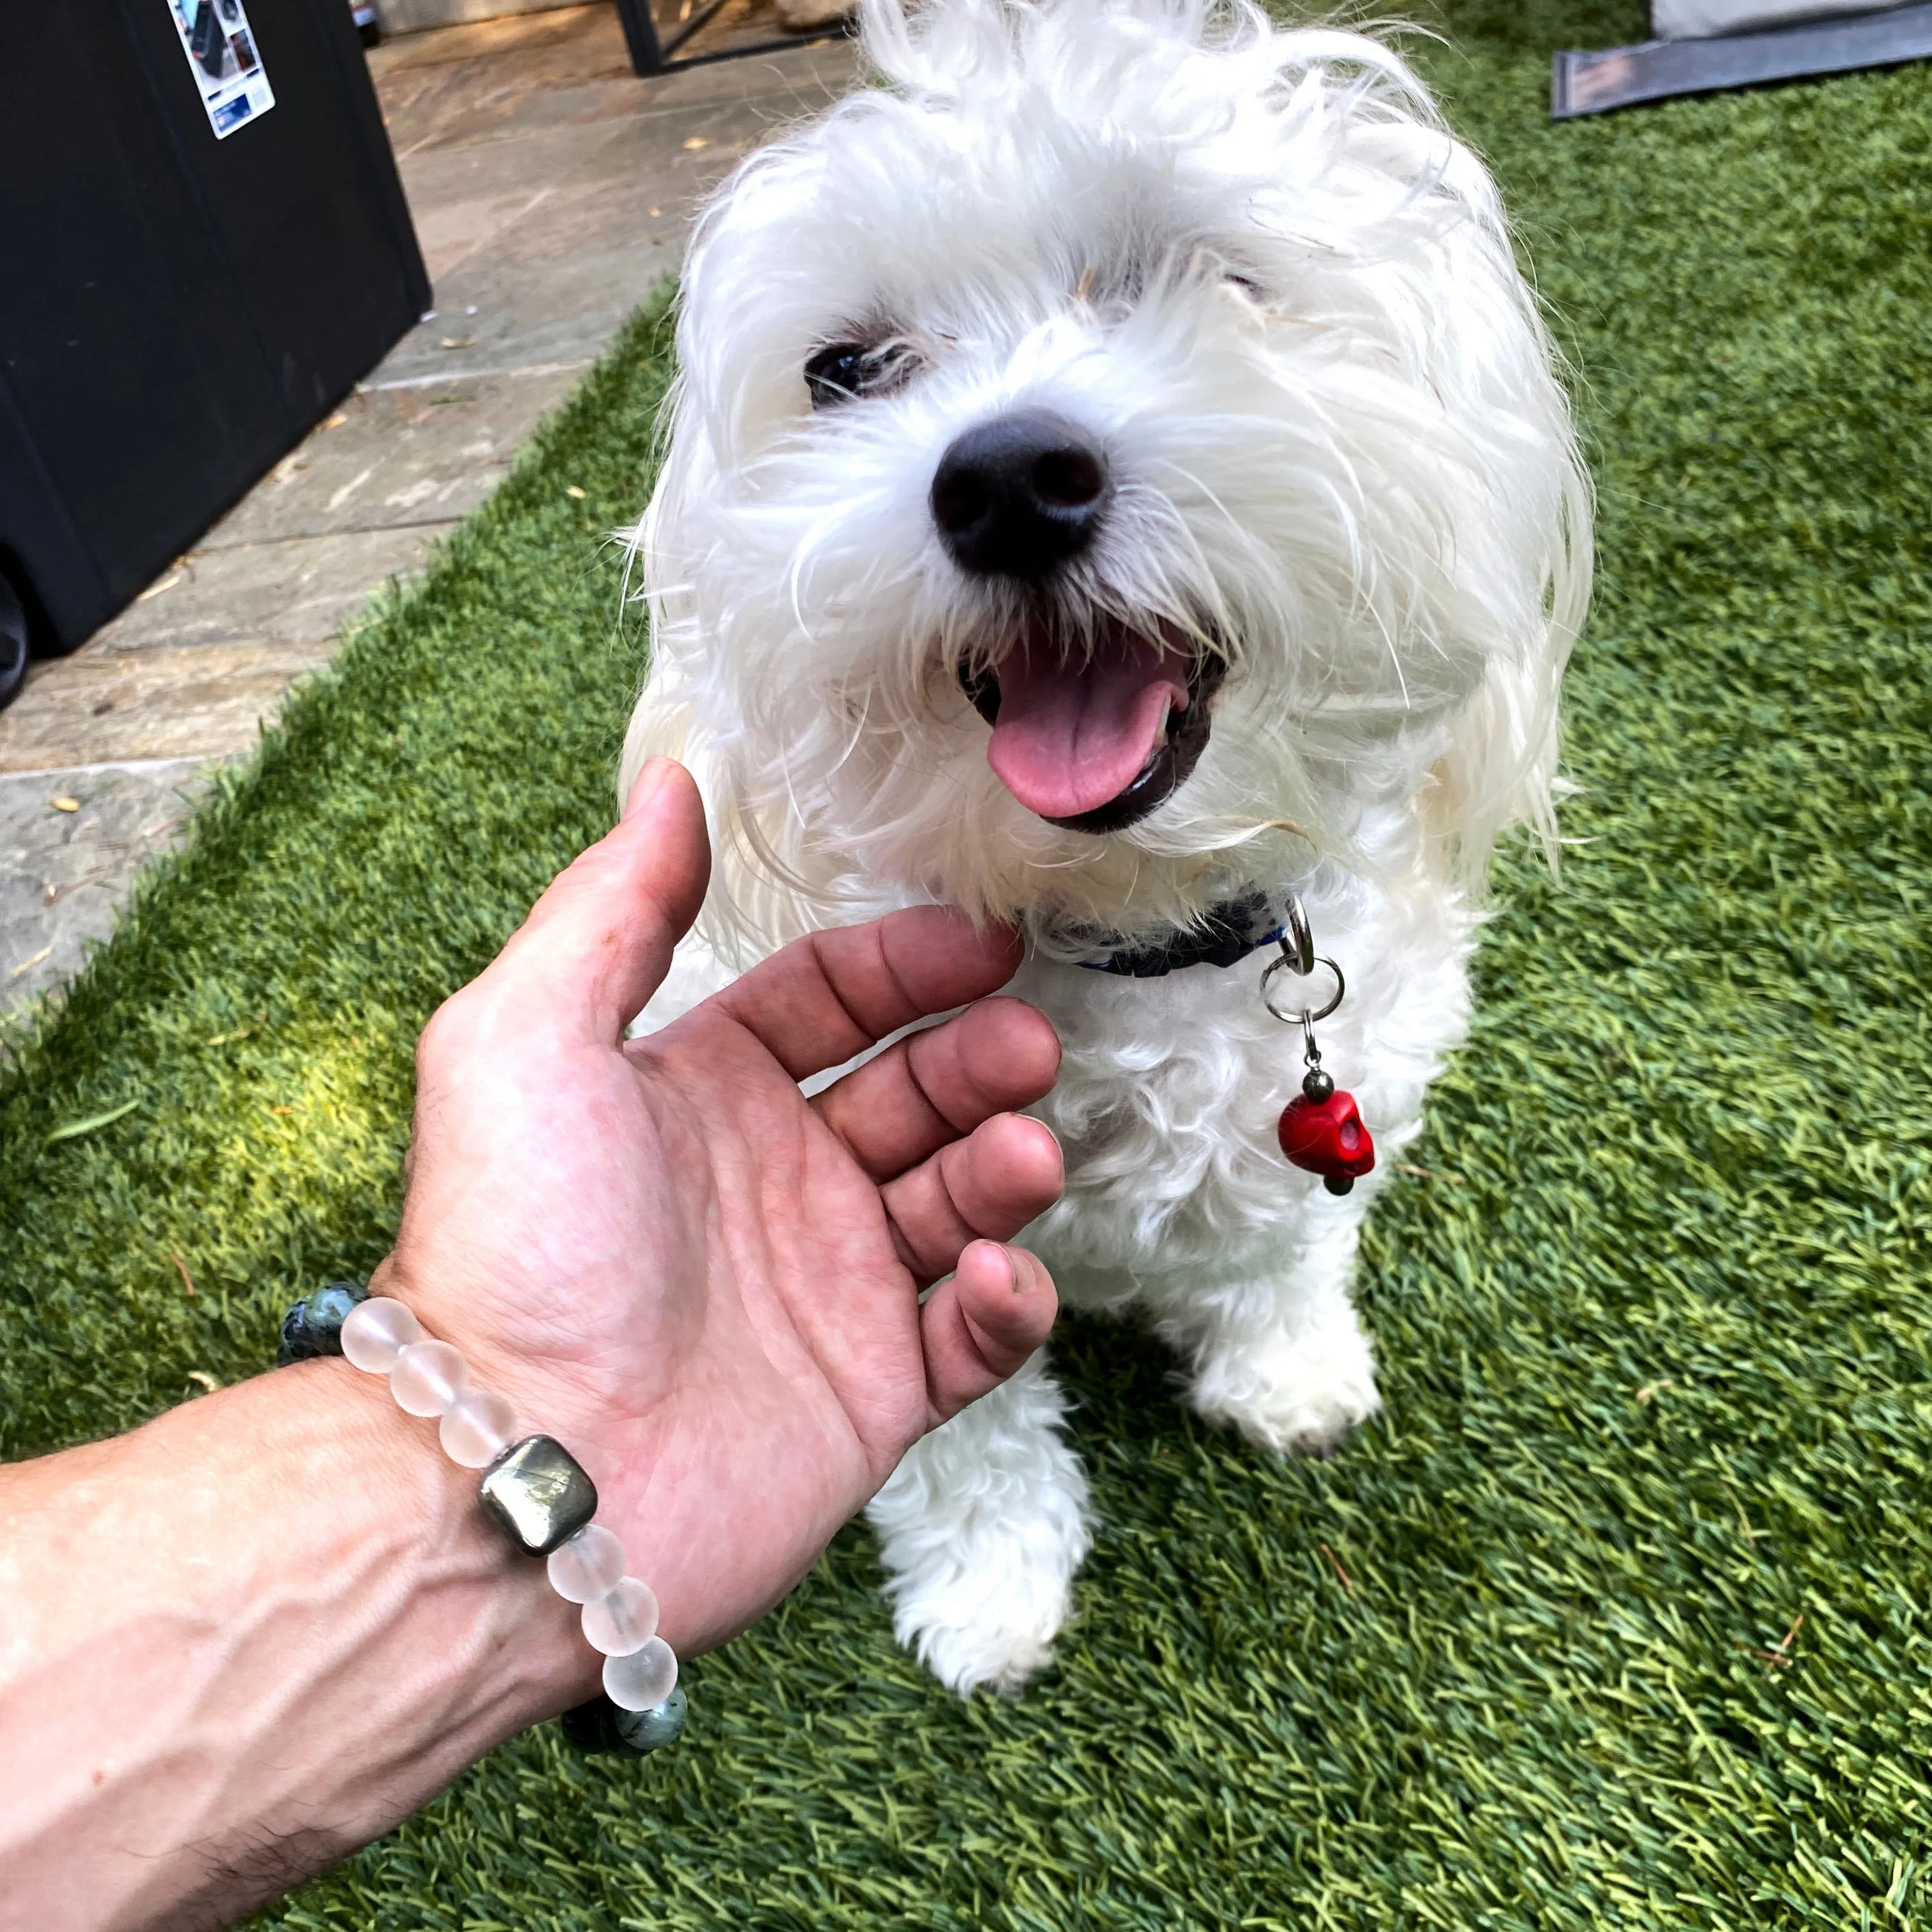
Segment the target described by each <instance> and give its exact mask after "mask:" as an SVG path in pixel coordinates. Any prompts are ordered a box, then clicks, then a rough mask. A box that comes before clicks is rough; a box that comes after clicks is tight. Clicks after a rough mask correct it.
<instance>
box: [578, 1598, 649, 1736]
mask: <svg viewBox="0 0 1932 1932" xmlns="http://www.w3.org/2000/svg"><path fill="white" fill-rule="evenodd" d="M657 1627H658V1600H657V1598H655V1597H654V1596H653V1595H652V1594H651V1590H650V1586H649V1584H647V1583H639V1582H638V1581H637V1578H636V1577H619V1578H618V1580H617V1581H616V1583H613V1585H612V1586H610V1589H607V1591H605V1592H604V1594H603V1595H602V1596H601V1597H592V1598H591V1600H590V1601H589V1603H587V1604H585V1605H584V1607H583V1635H584V1638H585V1640H586V1642H587V1643H589V1646H590V1648H591V1649H592V1650H601V1652H603V1653H604V1655H605V1656H606V1657H628V1656H629V1655H630V1654H631V1652H633V1651H634V1650H641V1649H643V1647H644V1646H645V1645H646V1644H647V1643H649V1642H650V1640H651V1638H652V1636H653V1635H654V1634H655V1632H656V1630H657ZM660 1695H661V1693H660ZM657 1701H658V1700H657V1698H655V1697H653V1698H652V1700H651V1702H652V1703H653V1704H655V1703H656V1702H657ZM637 1708H638V1709H640V1710H642V1709H643V1708H644V1706H642V1705H640V1706H638V1707H637Z"/></svg>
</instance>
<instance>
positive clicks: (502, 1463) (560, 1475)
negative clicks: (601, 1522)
mask: <svg viewBox="0 0 1932 1932" xmlns="http://www.w3.org/2000/svg"><path fill="white" fill-rule="evenodd" d="M476 1493H477V1495H478V1496H479V1497H480V1498H481V1499H482V1503H483V1507H484V1508H485V1509H486V1510H487V1511H489V1512H490V1514H491V1515H492V1516H493V1517H495V1518H496V1520H497V1522H498V1523H500V1524H501V1525H502V1527H503V1532H504V1534H505V1535H507V1536H508V1538H509V1539H510V1541H511V1542H512V1543H514V1544H515V1545H516V1546H517V1548H518V1549H519V1550H523V1551H524V1552H525V1553H526V1554H528V1555H529V1556H548V1555H549V1554H550V1552H551V1551H552V1550H554V1549H555V1548H556V1547H557V1545H558V1544H560V1543H562V1542H564V1541H566V1540H567V1539H568V1538H571V1537H573V1536H574V1535H576V1534H577V1532H578V1531H579V1530H580V1529H582V1528H583V1526H584V1525H585V1524H586V1523H588V1522H589V1520H590V1519H591V1518H592V1517H593V1516H595V1514H597V1486H596V1484H594V1483H593V1482H592V1481H591V1480H590V1478H589V1477H588V1476H586V1475H585V1474H584V1473H583V1467H582V1466H581V1465H580V1463H578V1462H577V1458H576V1457H574V1456H573V1455H571V1453H570V1451H568V1449H566V1448H565V1447H564V1446H563V1445H562V1443H561V1442H557V1441H556V1440H555V1439H553V1437H550V1436H526V1437H525V1438H524V1439H523V1441H522V1442H518V1443H516V1444H514V1445H512V1446H511V1448H508V1449H505V1451H503V1453H502V1455H500V1456H499V1457H497V1458H496V1461H495V1462H493V1463H491V1464H490V1466H489V1468H488V1469H487V1470H486V1471H485V1472H484V1476H483V1480H482V1481H481V1483H479V1484H478V1485H477V1489H476Z"/></svg>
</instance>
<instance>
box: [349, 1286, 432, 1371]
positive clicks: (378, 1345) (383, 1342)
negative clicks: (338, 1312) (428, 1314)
mask: <svg viewBox="0 0 1932 1932" xmlns="http://www.w3.org/2000/svg"><path fill="white" fill-rule="evenodd" d="M421 1340H422V1323H421V1322H419V1321H418V1320H417V1319H416V1317H415V1316H413V1315H412V1314H411V1313H410V1311H409V1310H408V1309H407V1307H405V1306H404V1304H402V1303H401V1302H400V1301H397V1300H396V1299H395V1297H394V1296H393V1295H371V1297H370V1298H369V1299H368V1301H365V1302H364V1303H363V1304H362V1306H361V1307H358V1308H353V1309H351V1310H350V1312H349V1315H348V1316H347V1319H345V1320H344V1322H343V1325H342V1352H343V1353H344V1355H347V1357H348V1358H349V1359H350V1361H352V1362H353V1363H354V1364H356V1367H358V1368H359V1369H360V1370H362V1371H363V1372H364V1373H365V1374H367V1375H372V1376H386V1375H387V1374H388V1373H389V1371H390V1370H392V1369H393V1368H394V1367H395V1366H396V1358H397V1357H398V1355H401V1353H402V1352H403V1351H404V1349H407V1347H408V1346H410V1343H412V1342H420V1341H421Z"/></svg>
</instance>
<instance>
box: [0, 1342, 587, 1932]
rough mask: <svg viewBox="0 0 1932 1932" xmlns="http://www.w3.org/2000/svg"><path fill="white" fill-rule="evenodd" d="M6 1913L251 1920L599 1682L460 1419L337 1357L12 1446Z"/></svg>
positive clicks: (51, 1918) (0, 1840) (1, 1551)
mask: <svg viewBox="0 0 1932 1932" xmlns="http://www.w3.org/2000/svg"><path fill="white" fill-rule="evenodd" d="M0 1520H4V1521H5V1522H6V1523H7V1526H8V1535H7V1540H6V1543H5V1546H4V1548H0V1740H4V1748H0V1927H5V1928H6V1932H13V1928H15V1927H20V1928H22V1929H23V1932H25V1928H27V1927H32V1928H34V1932H45V1928H46V1927H50V1926H54V1925H58V1926H60V1927H63V1928H66V1927H74V1928H77V1932H79V1928H93V1927H136V1926H139V1927H151V1926H164V1927H176V1926H179V1927H199V1926H203V1925H208V1926H214V1925H219V1924H226V1923H227V1922H229V1921H230V1920H232V1919H233V1918H235V1917H236V1916H238V1915H240V1913H241V1912H243V1911H244V1910H245V1909H247V1908H248V1906H251V1905H252V1904H254V1903H257V1902H258V1901H259V1900H261V1899H263V1898H265V1897H272V1896H273V1895H274V1894H276V1893H278V1892H279V1891H283V1890H285V1889H286V1888H287V1887H288V1886H290V1885H293V1884H294V1883H296V1882H299V1880H300V1879H302V1878H304V1877H306V1876H308V1875H309V1874H311V1873H314V1872H315V1871H317V1870H320V1869H321V1868H322V1867H324V1866H326V1865H327V1864H329V1863H330V1862H332V1861H333V1860H335V1859H336V1858H340V1857H341V1856H342V1855H344V1853H345V1852H348V1851H350V1850H352V1849H354V1848H355V1847H356V1846H358V1845H360V1844H362V1843H366V1842H367V1841H368V1840H370V1839H371V1838H374V1837H376V1836H377V1835H379V1834H380V1833H381V1832H383V1831H385V1830H386V1829H388V1828H389V1826H392V1825H393V1824H395V1823H397V1822H398V1820H401V1819H402V1818H404V1817H407V1815H409V1814H410V1813H411V1812H412V1811H414V1810H416V1808H418V1807H419V1806H420V1805H422V1803H423V1802H425V1800H426V1799H428V1798H429V1797H431V1796H432V1795H434V1793H436V1792H437V1791H438V1790H441V1789H442V1787H443V1786H445V1785H446V1784H448V1783H449V1781H450V1780H451V1779H452V1778H455V1776H456V1775H457V1774H458V1772H460V1771H461V1770H462V1769H463V1767H464V1766H466V1765H468V1764H469V1763H472V1762H473V1761H474V1760H475V1759H476V1758H477V1757H480V1756H481V1754H483V1753H484V1751H487V1750H488V1749H489V1748H490V1747H491V1746H492V1745H494V1744H496V1743H497V1742H499V1741H500V1740H501V1739H503V1738H505V1737H507V1736H511V1734H513V1733H514V1732H516V1731H517V1730H521V1729H522V1728H523V1727H525V1726H526V1725H528V1724H531V1723H533V1722H535V1721H537V1720H538V1719H540V1718H543V1717H545V1716H548V1715H553V1713H555V1712H557V1711H559V1710H560V1709H563V1708H565V1706H568V1705H569V1704H571V1703H574V1702H576V1701H578V1700H580V1699H582V1698H583V1697H588V1696H589V1695H591V1694H592V1692H593V1691H595V1688H596V1684H597V1671H596V1665H597V1662H598V1660H597V1659H596V1658H595V1656H594V1655H593V1654H592V1652H590V1651H589V1649H588V1648H587V1647H586V1646H585V1645H584V1643H583V1640H582V1638H581V1637H580V1635H579V1634H577V1630H576V1628H575V1626H576V1618H575V1615H574V1612H573V1611H572V1610H571V1609H570V1607H568V1605H565V1604H562V1603H560V1602H559V1601H558V1600H557V1599H556V1598H555V1597H554V1596H553V1595H551V1593H550V1592H549V1590H548V1589H547V1588H546V1587H545V1586H544V1579H543V1568H542V1566H541V1565H540V1564H537V1563H533V1562H530V1561H529V1560H528V1559H524V1558H521V1557H518V1556H514V1555H513V1554H512V1553H510V1552H509V1551H508V1550H507V1549H506V1547H505V1544H504V1543H503V1541H502V1538H501V1537H500V1535H498V1534H497V1533H496V1531H495V1530H494V1529H493V1527H492V1526H490V1523H488V1522H487V1520H486V1519H485V1518H484V1516H483V1514H482V1512H481V1510H480V1509H479V1508H478V1505H477V1503H476V1501H475V1475H474V1474H473V1473H472V1472H466V1471H463V1470H461V1469H457V1468H455V1467H454V1466H452V1465H451V1464H449V1463H447V1462H446V1460H444V1459H443V1457H442V1456H441V1454H440V1453H439V1451H437V1446H436V1440H435V1435H434V1428H433V1427H432V1426H431V1425H428V1424H424V1423H422V1422H421V1421H418V1420H417V1419H416V1418H413V1417H410V1416H408V1415H403V1414H402V1413H401V1412H399V1411H398V1410H397V1409H395V1407H394V1406H392V1404H391V1403H390V1402H389V1399H388V1397H387V1394H386V1390H385V1389H384V1388H383V1385H381V1383H380V1382H372V1381H371V1380H370V1379H368V1378H365V1377H362V1376H359V1375H357V1374H356V1372H355V1371H354V1370H352V1369H350V1367H348V1365H347V1364H346V1363H343V1362H341V1361H323V1362H316V1363H310V1364H303V1365H302V1366H301V1367H299V1368H295V1369H290V1370H284V1371H281V1372H280V1373H277V1374H275V1375H274V1376H265V1377H263V1378H261V1379H259V1380H257V1381H255V1382H248V1383H245V1384H243V1385H241V1386H239V1387H238V1388H233V1389H229V1390H224V1391H222V1392H221V1393H220V1394H218V1395H216V1396H212V1397H208V1398H207V1399H206V1400H202V1401H199V1402H196V1403H190V1404H189V1405H187V1406H186V1407H184V1408H182V1409H177V1410H175V1411H173V1412H171V1413H170V1414H169V1415H166V1416H163V1417H162V1418H160V1419H159V1420H158V1421H155V1422H154V1423H152V1424H149V1425H148V1427H145V1428H144V1429H142V1430H137V1431H136V1432H135V1433H133V1434H132V1435H130V1436H124V1437H121V1438H119V1439H116V1440H115V1441H113V1442H106V1443H101V1444H96V1445H92V1446H90V1447H89V1448H83V1449H77V1450H74V1451H68V1452H67V1453H66V1454H62V1455H59V1456H53V1457H46V1458H44V1459H43V1460H40V1461H38V1462H35V1463H26V1464H20V1465H17V1466H13V1467H11V1468H8V1469H0Z"/></svg>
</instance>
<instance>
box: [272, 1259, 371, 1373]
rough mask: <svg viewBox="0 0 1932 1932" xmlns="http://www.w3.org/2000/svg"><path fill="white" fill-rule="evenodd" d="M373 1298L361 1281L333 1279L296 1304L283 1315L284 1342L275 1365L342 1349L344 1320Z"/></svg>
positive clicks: (309, 1358)
mask: <svg viewBox="0 0 1932 1932" xmlns="http://www.w3.org/2000/svg"><path fill="white" fill-rule="evenodd" d="M368 1299H369V1291H368V1289H366V1288H365V1287H364V1286H362V1283H360V1282H359V1281H332V1282H331V1283H329V1286H327V1287H326V1288H319V1289H317V1290H316V1292H314V1294H313V1295H309V1296H307V1297H306V1298H304V1299H303V1300H302V1301H299V1302H297V1303H296V1305H295V1306H294V1307H293V1308H291V1309H290V1310H289V1312H288V1313H287V1314H286V1315H284V1316H283V1317H282V1339H281V1347H280V1348H279V1349H278V1350H277V1351H276V1354H275V1366H276V1367H278V1368H283V1369H285V1368H287V1367H288V1365H289V1364H290V1363H291V1362H307V1361H314V1359H315V1358H316V1357H317V1356H318V1355H341V1352H342V1325H343V1323H344V1322H346V1321H347V1319H349V1315H350V1311H351V1310H353V1309H354V1308H355V1307H356V1304H358V1303H359V1302H364V1301H368Z"/></svg>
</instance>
